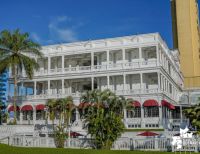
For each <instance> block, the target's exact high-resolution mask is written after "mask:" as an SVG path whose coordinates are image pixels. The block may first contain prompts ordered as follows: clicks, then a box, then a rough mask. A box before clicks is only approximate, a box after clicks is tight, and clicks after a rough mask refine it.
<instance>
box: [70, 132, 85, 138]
mask: <svg viewBox="0 0 200 154" xmlns="http://www.w3.org/2000/svg"><path fill="white" fill-rule="evenodd" d="M70 136H71V137H78V136H83V135H82V134H80V133H77V132H70Z"/></svg>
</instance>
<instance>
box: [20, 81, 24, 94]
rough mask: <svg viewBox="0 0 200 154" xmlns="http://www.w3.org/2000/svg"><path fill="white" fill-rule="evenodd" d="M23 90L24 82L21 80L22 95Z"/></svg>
mask: <svg viewBox="0 0 200 154" xmlns="http://www.w3.org/2000/svg"><path fill="white" fill-rule="evenodd" d="M23 90H24V82H23V81H22V82H21V96H23Z"/></svg>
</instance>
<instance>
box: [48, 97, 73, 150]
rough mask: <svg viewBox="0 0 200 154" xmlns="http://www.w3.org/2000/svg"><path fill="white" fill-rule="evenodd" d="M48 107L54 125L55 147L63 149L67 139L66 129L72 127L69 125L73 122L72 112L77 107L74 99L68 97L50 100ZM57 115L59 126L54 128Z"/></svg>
mask: <svg viewBox="0 0 200 154" xmlns="http://www.w3.org/2000/svg"><path fill="white" fill-rule="evenodd" d="M46 106H47V108H48V111H49V117H50V119H51V120H52V124H53V131H54V141H55V145H56V147H58V148H63V147H64V142H65V139H66V132H65V129H66V128H67V127H70V126H69V124H70V121H71V115H72V110H73V109H74V107H75V105H74V104H73V98H72V97H71V96H68V97H67V98H61V99H57V100H56V99H49V100H48V101H47V105H46ZM56 114H59V125H58V126H56V127H54V120H55V116H56ZM68 129H69V128H68ZM69 135H70V134H69Z"/></svg>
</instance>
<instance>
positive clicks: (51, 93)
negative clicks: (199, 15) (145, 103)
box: [10, 89, 160, 101]
mask: <svg viewBox="0 0 200 154" xmlns="http://www.w3.org/2000/svg"><path fill="white" fill-rule="evenodd" d="M112 91H113V92H115V93H116V94H117V95H137V94H152V93H159V92H160V91H159V90H158V89H132V90H112ZM82 93H84V92H78V91H77V92H76V93H73V92H72V93H67V92H63V93H62V90H61V89H59V90H57V93H55V91H53V90H49V93H48V91H47V93H44V94H39V95H27V96H19V97H18V100H33V99H53V98H54V99H56V98H64V97H66V96H72V97H81V95H82ZM12 99H13V98H12V97H11V98H10V101H12Z"/></svg>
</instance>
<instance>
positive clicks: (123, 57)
mask: <svg viewBox="0 0 200 154" xmlns="http://www.w3.org/2000/svg"><path fill="white" fill-rule="evenodd" d="M125 60H126V50H125V49H122V61H123V64H125Z"/></svg>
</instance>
